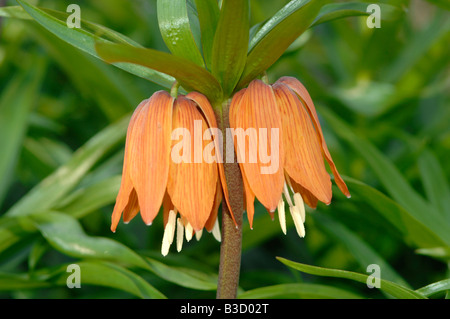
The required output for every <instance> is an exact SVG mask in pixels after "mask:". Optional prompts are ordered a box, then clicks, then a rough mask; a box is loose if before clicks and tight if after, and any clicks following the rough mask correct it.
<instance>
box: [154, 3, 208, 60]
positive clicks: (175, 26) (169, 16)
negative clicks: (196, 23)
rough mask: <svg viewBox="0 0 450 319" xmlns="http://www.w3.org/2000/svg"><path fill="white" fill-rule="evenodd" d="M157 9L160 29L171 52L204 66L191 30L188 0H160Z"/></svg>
mask: <svg viewBox="0 0 450 319" xmlns="http://www.w3.org/2000/svg"><path fill="white" fill-rule="evenodd" d="M157 11H158V22H159V29H160V31H161V35H162V37H163V39H164V42H165V43H166V45H167V47H168V48H169V50H170V52H172V54H173V55H176V56H180V57H184V58H186V59H188V60H190V61H191V62H193V63H195V64H197V65H199V66H201V67H204V66H205V63H204V61H203V57H202V54H201V53H200V51H199V49H198V47H197V44H196V43H195V39H194V36H193V34H192V31H191V25H190V23H189V16H188V10H187V3H186V0H158V2H157Z"/></svg>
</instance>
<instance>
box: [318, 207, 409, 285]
mask: <svg viewBox="0 0 450 319" xmlns="http://www.w3.org/2000/svg"><path fill="white" fill-rule="evenodd" d="M313 217H314V219H315V220H317V221H318V224H319V227H322V228H324V229H325V230H326V232H327V233H328V234H330V235H331V236H333V237H334V239H335V240H336V241H338V242H341V243H343V244H344V246H345V247H346V248H347V250H348V251H349V253H350V254H352V255H353V256H354V257H355V259H356V260H357V261H358V263H359V264H360V266H361V267H363V268H365V267H367V265H370V264H377V265H379V266H380V267H381V269H383V278H384V279H386V280H389V281H392V282H395V283H397V284H399V285H402V286H404V287H408V288H409V284H408V283H407V282H406V281H405V280H404V279H403V278H402V277H401V276H400V275H399V274H398V273H397V272H396V271H395V270H394V269H393V268H392V267H391V266H390V265H389V263H387V262H386V261H385V260H384V259H383V257H381V256H380V255H379V254H378V253H377V252H376V251H375V250H374V249H372V247H370V245H368V244H367V243H366V242H365V241H363V240H362V239H361V238H360V237H358V236H357V235H356V234H354V233H353V232H352V231H350V230H349V229H347V228H346V227H345V226H344V225H343V224H341V223H339V222H338V221H336V220H334V219H333V218H331V217H328V216H327V215H324V214H314V215H313Z"/></svg>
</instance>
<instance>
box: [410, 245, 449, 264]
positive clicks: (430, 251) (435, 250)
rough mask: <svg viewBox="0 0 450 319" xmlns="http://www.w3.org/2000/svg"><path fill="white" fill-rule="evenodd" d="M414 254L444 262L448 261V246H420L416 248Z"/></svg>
mask: <svg viewBox="0 0 450 319" xmlns="http://www.w3.org/2000/svg"><path fill="white" fill-rule="evenodd" d="M416 254H419V255H424V256H429V257H431V258H435V259H438V260H442V261H444V262H449V261H450V247H449V246H446V247H432V248H421V249H417V250H416Z"/></svg>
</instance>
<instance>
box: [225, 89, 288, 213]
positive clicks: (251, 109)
mask: <svg viewBox="0 0 450 319" xmlns="http://www.w3.org/2000/svg"><path fill="white" fill-rule="evenodd" d="M230 113H231V115H232V117H233V120H231V117H230V124H231V125H232V127H233V128H234V129H235V132H234V137H235V146H236V153H237V157H238V161H240V162H241V163H240V165H241V171H242V172H243V175H245V177H246V178H247V182H248V185H249V186H250V188H251V190H252V192H253V193H254V194H255V196H256V197H257V198H258V200H259V201H260V202H261V203H262V204H263V205H264V206H265V207H266V208H267V209H268V210H269V211H274V210H275V209H276V208H277V205H278V201H279V200H280V197H281V193H282V190H283V185H284V169H283V164H284V153H283V145H282V139H283V138H282V128H281V117H280V114H279V112H278V109H277V105H276V100H275V96H274V94H273V91H272V88H271V87H270V86H269V85H266V84H264V83H263V82H262V81H260V80H254V81H253V82H251V83H250V85H249V87H248V88H247V90H246V92H245V93H244V94H243V95H242V96H241V97H238V98H237V101H236V102H235V106H234V107H233V110H231V109H230ZM272 129H275V130H276V132H274V131H273V130H272ZM274 133H278V136H276V135H274ZM272 142H274V145H272ZM242 144H245V145H242ZM265 156H270V158H265V159H264V160H263V157H265ZM266 161H267V163H265V162H266Z"/></svg>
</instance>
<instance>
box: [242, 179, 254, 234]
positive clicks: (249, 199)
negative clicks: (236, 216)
mask: <svg viewBox="0 0 450 319" xmlns="http://www.w3.org/2000/svg"><path fill="white" fill-rule="evenodd" d="M242 180H243V183H244V193H245V194H244V195H245V197H244V199H245V200H244V203H245V207H246V211H247V218H248V223H249V224H250V229H253V216H254V215H255V194H254V193H253V191H252V189H251V188H250V185H249V184H248V181H247V178H246V177H245V175H244V174H242Z"/></svg>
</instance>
